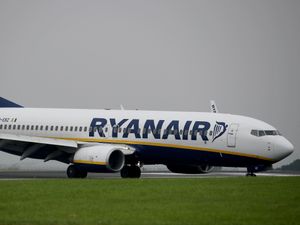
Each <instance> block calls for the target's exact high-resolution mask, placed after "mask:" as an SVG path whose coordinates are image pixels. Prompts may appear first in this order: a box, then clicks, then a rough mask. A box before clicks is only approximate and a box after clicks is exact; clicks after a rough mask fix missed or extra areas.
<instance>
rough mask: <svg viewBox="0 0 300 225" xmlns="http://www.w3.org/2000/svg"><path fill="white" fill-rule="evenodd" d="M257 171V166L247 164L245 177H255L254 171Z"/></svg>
mask: <svg viewBox="0 0 300 225" xmlns="http://www.w3.org/2000/svg"><path fill="white" fill-rule="evenodd" d="M258 171H259V168H258V166H249V167H247V173H246V177H256V174H255V173H254V172H258Z"/></svg>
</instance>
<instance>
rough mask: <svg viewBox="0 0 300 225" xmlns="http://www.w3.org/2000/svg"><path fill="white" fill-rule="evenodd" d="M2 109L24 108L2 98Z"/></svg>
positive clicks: (0, 105) (0, 98) (0, 99)
mask: <svg viewBox="0 0 300 225" xmlns="http://www.w3.org/2000/svg"><path fill="white" fill-rule="evenodd" d="M0 108H23V106H21V105H18V104H16V103H14V102H11V101H9V100H7V99H5V98H2V97H0Z"/></svg>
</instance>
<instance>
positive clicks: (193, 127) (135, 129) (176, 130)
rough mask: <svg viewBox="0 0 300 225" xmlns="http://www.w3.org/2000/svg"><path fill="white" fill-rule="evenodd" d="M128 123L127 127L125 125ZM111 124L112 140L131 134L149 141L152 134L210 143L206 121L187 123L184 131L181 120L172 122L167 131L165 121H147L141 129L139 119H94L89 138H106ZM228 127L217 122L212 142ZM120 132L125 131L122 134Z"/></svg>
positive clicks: (156, 137)
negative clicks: (181, 127)
mask: <svg viewBox="0 0 300 225" xmlns="http://www.w3.org/2000/svg"><path fill="white" fill-rule="evenodd" d="M126 122H128V123H127V125H126V126H124V124H125V123H126ZM108 123H109V124H110V126H111V127H112V128H113V129H112V132H111V137H112V138H118V137H119V135H122V138H128V136H129V134H133V135H134V136H135V138H136V139H142V138H143V139H148V137H149V134H152V135H153V137H154V138H155V139H168V138H169V136H171V135H172V136H174V138H175V139H176V140H189V137H190V140H197V136H198V135H197V134H199V135H200V137H201V139H202V140H203V141H205V142H206V141H209V139H208V131H209V129H210V128H211V124H210V123H209V122H206V121H194V122H193V121H190V120H188V121H186V122H185V124H184V126H183V129H180V125H179V120H172V121H171V122H169V124H167V126H166V128H165V129H162V127H163V125H164V124H165V120H158V121H157V122H155V121H154V120H152V119H149V120H146V121H145V123H144V125H143V127H142V129H141V127H140V120H139V119H132V120H129V119H122V120H120V121H119V122H117V121H116V119H114V118H110V119H109V120H108V119H105V118H93V120H92V122H91V125H90V130H89V137H95V133H96V134H98V135H99V136H100V137H106V136H105V132H104V128H105V127H106V126H107V125H108ZM227 127H228V125H226V124H225V123H224V122H216V124H215V126H214V129H213V131H212V135H213V137H212V142H213V141H215V140H216V139H217V138H219V137H221V136H222V135H223V134H224V133H225V132H226V130H227ZM120 131H123V132H122V134H119V133H121V132H120Z"/></svg>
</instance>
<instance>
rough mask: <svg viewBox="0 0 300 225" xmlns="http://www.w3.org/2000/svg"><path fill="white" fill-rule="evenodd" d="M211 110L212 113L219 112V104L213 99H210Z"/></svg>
mask: <svg viewBox="0 0 300 225" xmlns="http://www.w3.org/2000/svg"><path fill="white" fill-rule="evenodd" d="M210 111H211V112H212V113H219V110H218V108H217V104H216V103H215V101H213V100H211V101H210Z"/></svg>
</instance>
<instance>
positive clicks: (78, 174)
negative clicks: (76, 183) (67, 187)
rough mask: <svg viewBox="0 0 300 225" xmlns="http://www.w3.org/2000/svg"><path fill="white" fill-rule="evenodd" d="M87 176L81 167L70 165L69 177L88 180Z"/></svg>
mask: <svg viewBox="0 0 300 225" xmlns="http://www.w3.org/2000/svg"><path fill="white" fill-rule="evenodd" d="M87 174H88V173H87V171H86V170H84V169H82V168H80V167H79V166H75V165H70V166H69V167H68V169H67V175H68V177H69V178H86V177H87Z"/></svg>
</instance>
